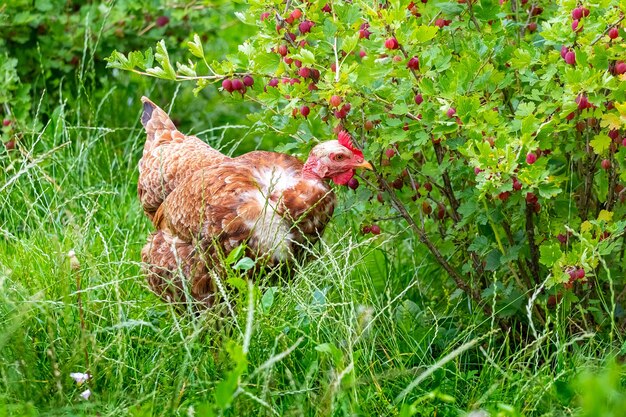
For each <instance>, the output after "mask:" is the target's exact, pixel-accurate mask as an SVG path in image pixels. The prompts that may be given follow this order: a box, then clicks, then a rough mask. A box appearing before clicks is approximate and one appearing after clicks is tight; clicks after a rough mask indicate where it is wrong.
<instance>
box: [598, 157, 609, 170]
mask: <svg viewBox="0 0 626 417" xmlns="http://www.w3.org/2000/svg"><path fill="white" fill-rule="evenodd" d="M600 166H602V169H603V170H605V171H608V170H609V169H610V168H611V161H610V160H608V159H603V160H602V162H600Z"/></svg>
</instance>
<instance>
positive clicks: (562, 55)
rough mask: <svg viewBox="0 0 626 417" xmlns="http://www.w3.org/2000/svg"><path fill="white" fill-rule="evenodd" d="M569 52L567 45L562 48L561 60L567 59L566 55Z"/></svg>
mask: <svg viewBox="0 0 626 417" xmlns="http://www.w3.org/2000/svg"><path fill="white" fill-rule="evenodd" d="M568 52H569V48H568V47H567V46H565V45H563V46H561V58H563V59H565V54H567V53H568Z"/></svg>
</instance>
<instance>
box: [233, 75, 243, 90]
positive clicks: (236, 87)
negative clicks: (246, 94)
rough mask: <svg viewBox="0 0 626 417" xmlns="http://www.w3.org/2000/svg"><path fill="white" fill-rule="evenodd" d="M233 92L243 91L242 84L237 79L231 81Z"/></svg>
mask: <svg viewBox="0 0 626 417" xmlns="http://www.w3.org/2000/svg"><path fill="white" fill-rule="evenodd" d="M232 85H233V90H236V91H241V90H243V89H244V85H243V82H242V81H241V80H240V79H239V78H235V79H233V81H232Z"/></svg>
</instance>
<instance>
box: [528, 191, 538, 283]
mask: <svg viewBox="0 0 626 417" xmlns="http://www.w3.org/2000/svg"><path fill="white" fill-rule="evenodd" d="M526 238H527V239H528V247H529V248H530V269H531V271H532V275H533V278H534V280H535V282H539V250H538V248H537V243H536V242H535V223H534V221H533V207H532V205H530V204H528V203H527V204H526Z"/></svg>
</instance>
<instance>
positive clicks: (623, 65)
mask: <svg viewBox="0 0 626 417" xmlns="http://www.w3.org/2000/svg"><path fill="white" fill-rule="evenodd" d="M625 72H626V62H624V61H619V62H617V63H616V64H615V74H616V75H621V74H623V73H625Z"/></svg>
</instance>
